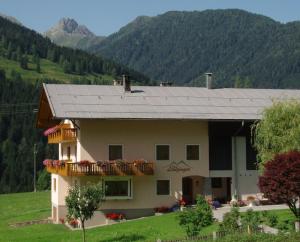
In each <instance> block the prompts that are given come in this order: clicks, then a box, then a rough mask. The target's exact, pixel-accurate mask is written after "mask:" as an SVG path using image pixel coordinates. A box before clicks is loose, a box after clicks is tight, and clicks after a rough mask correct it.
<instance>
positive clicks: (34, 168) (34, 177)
mask: <svg viewBox="0 0 300 242" xmlns="http://www.w3.org/2000/svg"><path fill="white" fill-rule="evenodd" d="M36 154H37V150H36V144H34V145H33V191H34V192H36Z"/></svg>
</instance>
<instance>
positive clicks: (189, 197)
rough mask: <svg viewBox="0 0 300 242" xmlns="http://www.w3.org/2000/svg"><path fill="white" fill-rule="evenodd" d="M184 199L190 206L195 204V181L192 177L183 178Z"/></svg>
mask: <svg viewBox="0 0 300 242" xmlns="http://www.w3.org/2000/svg"><path fill="white" fill-rule="evenodd" d="M182 197H183V199H184V200H185V201H186V202H187V203H188V204H192V203H193V202H194V201H193V179H192V178H190V177H184V178H182Z"/></svg>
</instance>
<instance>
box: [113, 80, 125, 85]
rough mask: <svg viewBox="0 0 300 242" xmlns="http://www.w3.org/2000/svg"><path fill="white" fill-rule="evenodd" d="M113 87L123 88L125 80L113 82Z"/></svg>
mask: <svg viewBox="0 0 300 242" xmlns="http://www.w3.org/2000/svg"><path fill="white" fill-rule="evenodd" d="M113 85H114V86H122V85H123V80H113Z"/></svg>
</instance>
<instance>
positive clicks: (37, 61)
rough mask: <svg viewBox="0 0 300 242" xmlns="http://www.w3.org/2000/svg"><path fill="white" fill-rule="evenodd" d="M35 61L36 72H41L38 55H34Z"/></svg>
mask: <svg viewBox="0 0 300 242" xmlns="http://www.w3.org/2000/svg"><path fill="white" fill-rule="evenodd" d="M35 63H36V72H37V73H41V64H40V57H39V56H36V58H35Z"/></svg>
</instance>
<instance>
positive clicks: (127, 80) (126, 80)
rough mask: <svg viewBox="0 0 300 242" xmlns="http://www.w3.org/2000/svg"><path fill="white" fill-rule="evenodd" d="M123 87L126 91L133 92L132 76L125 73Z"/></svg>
mask: <svg viewBox="0 0 300 242" xmlns="http://www.w3.org/2000/svg"><path fill="white" fill-rule="evenodd" d="M122 77H123V87H124V91H125V92H131V85H130V78H129V76H128V75H123V76H122Z"/></svg>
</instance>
